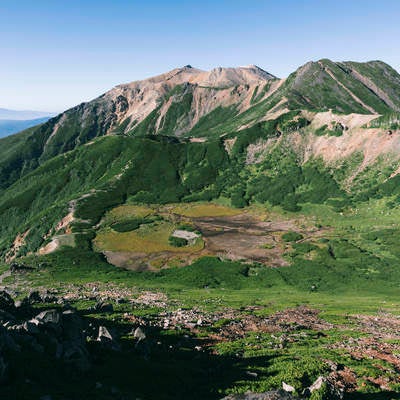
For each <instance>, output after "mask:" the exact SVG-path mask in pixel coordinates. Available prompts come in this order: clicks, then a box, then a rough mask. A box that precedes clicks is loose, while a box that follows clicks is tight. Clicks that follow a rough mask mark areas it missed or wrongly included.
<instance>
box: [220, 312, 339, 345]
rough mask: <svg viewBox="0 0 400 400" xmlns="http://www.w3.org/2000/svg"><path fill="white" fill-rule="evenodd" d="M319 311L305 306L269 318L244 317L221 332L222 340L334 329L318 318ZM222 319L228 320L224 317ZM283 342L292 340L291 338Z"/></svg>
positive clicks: (233, 321)
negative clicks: (250, 334)
mask: <svg viewBox="0 0 400 400" xmlns="http://www.w3.org/2000/svg"><path fill="white" fill-rule="evenodd" d="M318 315H319V311H318V310H313V309H310V308H308V307H305V306H300V307H296V308H288V309H286V310H284V311H279V312H276V313H275V314H272V315H270V316H268V317H260V316H257V315H254V314H249V315H243V316H242V318H240V319H238V318H235V319H233V320H232V321H231V322H229V323H228V324H226V325H224V326H223V327H222V328H221V330H220V333H219V335H220V337H221V338H229V339H230V338H238V337H244V336H245V335H246V333H247V332H267V333H277V332H285V333H290V332H295V331H298V330H301V329H309V330H315V331H323V330H327V329H332V327H333V325H332V324H330V323H328V322H325V321H324V320H322V319H320V318H319V317H318ZM221 318H226V316H222V317H221ZM283 340H290V339H289V338H287V339H285V338H283Z"/></svg>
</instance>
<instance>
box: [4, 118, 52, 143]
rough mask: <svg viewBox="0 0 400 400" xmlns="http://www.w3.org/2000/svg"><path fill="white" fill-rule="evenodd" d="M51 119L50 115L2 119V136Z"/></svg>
mask: <svg viewBox="0 0 400 400" xmlns="http://www.w3.org/2000/svg"><path fill="white" fill-rule="evenodd" d="M49 119H50V117H43V118H36V119H28V120H12V119H11V120H10V119H0V138H2V137H6V136H9V135H12V134H13V133H17V132H20V131H23V130H25V129H28V128H31V127H32V126H36V125H39V124H43V123H44V122H46V121H48V120H49Z"/></svg>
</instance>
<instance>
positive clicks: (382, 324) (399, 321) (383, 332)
mask: <svg viewBox="0 0 400 400" xmlns="http://www.w3.org/2000/svg"><path fill="white" fill-rule="evenodd" d="M354 318H355V320H356V323H357V325H358V327H359V329H360V330H361V331H362V332H366V333H370V334H372V335H373V336H374V337H375V338H380V339H385V340H387V339H400V317H398V316H394V315H392V314H388V313H380V314H378V315H374V316H372V315H356V316H355V317H354Z"/></svg>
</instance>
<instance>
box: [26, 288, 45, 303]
mask: <svg viewBox="0 0 400 400" xmlns="http://www.w3.org/2000/svg"><path fill="white" fill-rule="evenodd" d="M28 302H29V304H37V303H41V302H42V297H41V296H40V293H39V292H38V291H37V290H35V291H33V292H30V293H29V296H28Z"/></svg>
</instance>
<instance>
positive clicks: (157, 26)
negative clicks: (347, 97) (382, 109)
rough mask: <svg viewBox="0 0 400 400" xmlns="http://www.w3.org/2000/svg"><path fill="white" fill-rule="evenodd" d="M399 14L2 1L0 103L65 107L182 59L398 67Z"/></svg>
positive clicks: (308, 4) (399, 4)
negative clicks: (324, 60) (344, 62)
mask: <svg viewBox="0 0 400 400" xmlns="http://www.w3.org/2000/svg"><path fill="white" fill-rule="evenodd" d="M399 20H400V0H380V1H377V0H346V1H344V0H335V1H333V0H273V1H267V0H264V1H262V0H255V1H250V0H246V1H241V0H226V1H225V0H220V1H218V0H214V1H209V0H196V1H173V0H164V1H152V0H147V1H146V0H141V1H135V0H131V1H128V0H125V1H123V0H113V1H111V0H110V1H105V0H96V1H94V0H80V1H77V0H35V1H33V0H29V1H27V0H0V51H1V53H0V60H1V61H0V107H7V108H15V109H37V110H49V111H62V110H64V109H65V108H67V107H71V106H73V105H75V104H78V103H80V102H82V101H87V100H90V99H92V98H94V97H96V96H98V95H100V94H102V93H103V92H105V91H106V90H108V89H110V88H111V87H113V86H115V85H117V84H119V83H122V82H129V81H133V80H137V79H143V78H146V77H148V76H152V75H156V74H159V73H162V72H165V71H167V70H170V69H172V68H175V67H178V66H183V65H185V64H191V65H193V66H196V67H198V68H202V69H211V68H213V67H216V66H238V65H247V64H256V65H258V66H260V67H262V68H264V69H265V70H267V71H269V72H271V73H273V74H275V75H277V76H280V77H284V76H287V75H288V74H289V73H290V72H292V71H293V70H295V69H296V68H297V67H299V66H300V65H302V64H304V63H305V62H307V61H309V60H317V59H320V58H330V59H333V60H338V61H340V60H355V61H367V60H373V59H381V60H383V61H386V62H387V63H389V64H391V65H392V66H393V67H394V68H395V69H397V70H398V71H399V70H400V51H399V50H400V49H399V38H400V23H399Z"/></svg>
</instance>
